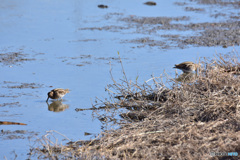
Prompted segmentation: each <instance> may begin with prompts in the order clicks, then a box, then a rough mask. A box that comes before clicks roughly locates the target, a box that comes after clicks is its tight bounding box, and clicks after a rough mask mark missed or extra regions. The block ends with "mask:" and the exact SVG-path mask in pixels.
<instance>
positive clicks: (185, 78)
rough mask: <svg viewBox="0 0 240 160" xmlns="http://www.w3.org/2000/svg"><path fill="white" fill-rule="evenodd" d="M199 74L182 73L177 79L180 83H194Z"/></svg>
mask: <svg viewBox="0 0 240 160" xmlns="http://www.w3.org/2000/svg"><path fill="white" fill-rule="evenodd" d="M196 76H197V73H193V72H191V73H182V74H180V75H179V76H178V77H177V78H175V80H176V81H178V82H193V81H194V80H195V79H196Z"/></svg>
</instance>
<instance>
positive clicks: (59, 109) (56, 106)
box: [47, 101, 69, 112]
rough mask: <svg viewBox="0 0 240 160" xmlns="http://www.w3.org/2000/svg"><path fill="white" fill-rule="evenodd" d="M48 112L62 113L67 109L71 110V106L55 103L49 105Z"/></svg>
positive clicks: (59, 102)
mask: <svg viewBox="0 0 240 160" xmlns="http://www.w3.org/2000/svg"><path fill="white" fill-rule="evenodd" d="M47 105H48V110H49V111H53V112H62V111H64V110H65V109H67V108H69V105H67V104H63V103H62V102H61V101H53V102H52V103H51V104H50V105H49V104H48V102H47Z"/></svg>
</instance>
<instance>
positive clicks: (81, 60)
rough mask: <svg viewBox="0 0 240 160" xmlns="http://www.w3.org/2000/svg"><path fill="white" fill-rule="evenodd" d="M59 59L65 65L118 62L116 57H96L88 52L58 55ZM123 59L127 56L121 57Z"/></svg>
mask: <svg viewBox="0 0 240 160" xmlns="http://www.w3.org/2000/svg"><path fill="white" fill-rule="evenodd" d="M59 59H61V60H62V62H64V63H66V64H67V65H74V66H78V67H82V66H86V65H90V64H93V63H98V62H100V63H102V62H103V63H104V64H109V62H110V61H114V62H117V63H120V61H119V58H118V57H96V56H92V55H90V54H88V55H80V56H76V57H59ZM123 59H125V60H128V58H123Z"/></svg>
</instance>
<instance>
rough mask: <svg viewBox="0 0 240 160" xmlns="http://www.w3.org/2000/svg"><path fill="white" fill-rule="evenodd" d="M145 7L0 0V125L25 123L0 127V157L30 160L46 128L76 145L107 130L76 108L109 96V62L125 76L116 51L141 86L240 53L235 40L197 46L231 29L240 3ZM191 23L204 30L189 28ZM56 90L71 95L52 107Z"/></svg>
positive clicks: (58, 0)
mask: <svg viewBox="0 0 240 160" xmlns="http://www.w3.org/2000/svg"><path fill="white" fill-rule="evenodd" d="M144 2H145V1H139V0H132V1H122V0H121V1H120V0H119V1H100V2H99V1H97V0H93V1H87V0H85V1H80V0H70V1H69V0H68V1H64V0H52V1H46V0H45V1H44V0H36V1H30V0H22V1H17V0H10V1H5V0H4V1H2V2H1V4H0V24H1V25H0V37H1V38H0V65H1V70H0V75H1V76H0V88H1V92H0V121H10V122H21V123H25V124H27V125H24V126H23V125H1V126H0V128H1V133H0V139H1V140H0V159H3V158H4V156H5V157H6V158H7V159H14V157H15V156H17V159H26V158H28V157H29V155H27V153H28V152H29V145H33V142H32V139H35V138H36V137H41V136H42V135H44V134H45V133H46V131H48V130H56V131H58V132H60V133H62V134H64V135H65V136H67V137H68V138H69V139H71V140H78V139H90V138H94V134H98V133H99V132H101V122H100V121H99V120H98V119H94V117H92V112H91V111H82V112H76V111H75V109H76V108H90V107H91V106H92V103H93V102H94V99H95V97H96V96H97V97H100V98H102V97H107V94H106V93H105V91H104V87H105V86H106V85H107V84H109V83H111V78H110V76H109V68H110V66H109V62H110V61H111V64H112V68H113V75H114V77H115V79H119V78H122V74H121V65H120V63H119V60H118V59H117V58H118V54H117V52H118V51H119V52H120V55H121V58H122V60H123V64H124V67H125V71H126V74H127V76H128V78H129V79H133V80H134V79H136V77H137V76H138V77H139V78H138V81H139V82H140V83H143V82H144V81H146V80H148V79H149V78H150V77H151V75H155V76H158V75H160V74H162V73H163V71H164V70H165V72H167V73H168V74H169V75H170V76H173V77H174V74H175V70H174V69H172V67H173V66H174V64H176V63H180V62H182V61H197V60H198V58H200V57H212V56H213V55H214V54H215V53H216V52H217V53H227V52H231V51H232V50H233V47H231V45H235V49H236V50H238V48H239V47H238V43H239V42H238V41H237V40H236V39H234V37H232V39H231V37H230V38H229V39H228V40H227V41H226V42H224V43H223V42H222V41H221V38H222V37H221V36H219V39H220V42H218V41H216V42H215V41H213V42H211V43H208V44H211V45H209V46H208V45H204V44H203V43H200V42H198V41H197V40H198V39H199V37H198V35H201V31H203V30H205V29H206V28H210V27H211V26H214V25H215V26H218V25H219V27H220V26H221V25H225V27H228V28H230V29H229V30H231V26H234V23H232V22H235V21H236V20H237V19H238V16H239V14H238V12H237V11H238V8H237V7H236V4H224V7H223V5H222V4H202V3H201V1H194V2H188V1H185V2H183V1H175V2H173V1H171V2H170V1H157V5H156V6H148V5H145V4H143V3H144ZM99 4H104V5H107V6H108V8H99V7H98V5H99ZM213 8H214V9H213ZM154 17H155V18H154ZM156 17H158V18H156ZM227 20H230V21H229V22H227ZM205 22H208V23H207V24H203V23H205ZM219 22H223V24H218V23H219ZM193 23H194V24H198V25H197V26H198V27H197V28H196V25H191V26H189V24H193ZM213 23H214V24H213ZM235 28H236V27H235ZM210 29H211V28H210ZM237 29H238V28H237ZM228 34H233V35H236V33H235V32H234V31H233V32H231V33H228ZM191 36H193V37H191ZM194 36H195V37H194ZM201 38H202V39H201V42H202V41H206V42H208V41H210V40H212V39H208V38H209V37H206V36H205V37H204V34H202V37H201ZM204 38H205V39H204ZM191 39H196V41H190V40H191ZM184 40H185V41H184ZM178 72H180V71H178ZM53 88H69V89H70V90H71V92H70V93H69V94H67V95H66V96H65V97H64V98H63V101H62V102H61V103H58V104H55V102H53V101H49V103H48V104H47V103H46V102H45V100H46V99H47V92H48V91H50V90H51V89H53ZM84 132H89V133H93V135H90V136H84ZM29 140H30V141H29Z"/></svg>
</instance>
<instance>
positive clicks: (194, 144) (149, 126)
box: [32, 51, 240, 159]
mask: <svg viewBox="0 0 240 160" xmlns="http://www.w3.org/2000/svg"><path fill="white" fill-rule="evenodd" d="M120 61H121V59H120ZM121 64H122V63H121ZM110 73H111V72H110ZM239 73H240V62H239V55H238V53H237V52H236V51H235V53H234V54H230V55H220V54H218V55H217V56H216V58H215V59H212V60H208V59H203V60H201V61H200V62H199V68H198V71H197V73H196V74H193V76H192V75H191V74H187V75H184V76H183V75H180V76H183V77H181V78H180V79H179V77H176V78H175V79H173V78H170V77H169V76H168V75H167V74H163V75H162V76H161V77H152V78H151V79H150V80H148V81H146V83H144V84H142V85H140V84H138V82H137V79H136V81H129V80H128V79H127V77H126V74H125V71H124V70H123V75H124V76H123V77H124V79H123V80H121V81H120V82H117V81H116V80H115V79H114V78H113V77H112V80H113V84H111V85H108V86H107V87H106V91H107V92H109V98H108V99H105V100H102V101H101V102H97V101H96V105H93V107H92V108H91V109H93V110H94V112H98V110H97V109H99V108H101V109H105V110H106V111H107V112H110V113H111V112H115V113H116V110H119V108H124V109H127V110H128V111H127V112H125V113H121V114H120V113H119V115H120V116H121V117H122V119H124V123H123V120H121V123H118V125H119V128H118V129H115V130H113V129H112V130H105V131H104V132H102V133H101V134H100V135H99V137H98V138H96V139H94V140H90V141H77V142H69V143H68V144H67V145H58V144H57V143H56V142H52V141H50V139H49V137H48V136H44V137H43V138H42V139H41V145H40V147H38V148H33V149H32V152H35V153H37V154H38V156H39V157H41V158H47V157H48V158H49V157H51V158H52V159H61V158H62V159H75V158H82V159H226V158H231V159H237V158H239V157H238V155H237V154H236V153H238V154H240V105H239V102H240V78H239V76H238V75H239ZM111 75H112V74H111ZM184 77H185V78H184ZM163 79H166V81H165V80H164V81H163ZM149 82H153V83H152V84H153V85H149ZM166 83H167V84H168V85H166ZM98 101H99V100H98ZM100 116H101V115H100ZM108 118H109V117H104V118H103V119H104V120H105V121H106V122H107V120H108ZM232 152H234V153H235V154H233V155H234V156H231V157H229V156H227V154H222V155H220V156H219V155H217V153H232Z"/></svg>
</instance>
